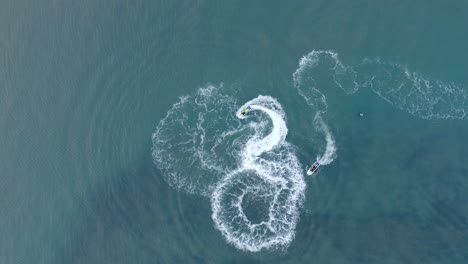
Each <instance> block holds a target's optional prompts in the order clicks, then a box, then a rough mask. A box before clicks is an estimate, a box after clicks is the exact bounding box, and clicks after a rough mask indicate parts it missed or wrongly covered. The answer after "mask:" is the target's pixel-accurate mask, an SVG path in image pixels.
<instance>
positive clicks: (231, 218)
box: [211, 96, 305, 252]
mask: <svg viewBox="0 0 468 264" xmlns="http://www.w3.org/2000/svg"><path fill="white" fill-rule="evenodd" d="M247 106H251V108H252V110H253V111H260V112H262V113H264V114H266V115H267V116H268V118H269V119H270V120H271V125H272V130H271V132H270V133H269V134H268V135H266V136H263V134H262V130H261V129H255V130H254V131H255V134H254V135H252V136H251V138H250V139H249V140H248V141H247V143H246V144H245V147H244V149H243V151H241V153H240V156H241V164H240V167H239V168H238V169H236V170H234V171H232V172H231V173H229V174H228V175H226V176H225V177H224V178H223V179H222V180H221V181H220V182H219V184H218V185H217V186H216V188H215V189H214V191H213V195H212V198H211V202H212V211H213V213H212V218H213V221H214V222H215V225H216V227H217V228H218V229H219V230H220V231H221V233H222V234H223V235H224V237H225V238H226V240H227V241H228V242H229V243H232V244H233V245H234V246H236V247H237V248H239V249H242V250H249V251H254V252H255V251H259V250H262V249H269V248H273V247H285V246H288V245H289V243H290V242H291V241H292V240H293V238H294V230H295V226H296V222H297V219H298V216H299V207H300V206H301V204H302V201H303V197H304V190H305V183H304V181H303V177H302V170H301V167H300V164H299V161H298V160H297V157H295V155H294V152H293V151H292V148H291V146H290V145H289V144H288V143H287V142H285V138H286V135H287V132H288V130H287V126H286V122H285V120H284V118H283V116H282V115H284V112H283V110H282V108H281V105H280V104H279V103H278V102H277V101H276V100H275V99H273V98H271V97H269V96H259V97H257V98H255V99H253V100H251V101H249V102H247V103H246V104H245V105H244V106H242V107H240V108H239V110H238V111H237V112H236V115H238V113H239V112H240V111H242V110H243V109H245V107H247ZM272 109H275V110H272ZM254 126H255V125H254ZM265 153H269V154H270V155H271V156H267V157H263V156H262V154H265ZM248 173H250V174H249V175H248V177H247V176H246V174H248ZM245 181H248V185H247V184H245V183H244V182H245ZM239 183H243V184H239ZM244 185H245V187H244V188H245V189H243V190H242V192H241V193H240V194H236V191H235V190H236V188H239V187H238V186H244ZM231 189H233V190H231ZM247 189H249V190H250V189H255V190H257V192H256V193H255V195H257V196H259V194H258V192H260V191H261V193H263V196H265V197H268V198H270V200H271V201H270V204H269V208H268V219H266V220H263V221H261V222H260V223H252V222H251V221H250V220H249V219H248V217H247V216H246V214H245V212H244V211H243V209H242V202H243V198H244V195H245V193H246V192H247ZM237 192H238V191H237ZM236 195H237V196H236Z"/></svg>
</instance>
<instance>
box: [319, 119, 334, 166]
mask: <svg viewBox="0 0 468 264" xmlns="http://www.w3.org/2000/svg"><path fill="white" fill-rule="evenodd" d="M315 120H316V122H317V123H319V126H320V129H321V130H322V131H323V132H324V133H325V140H326V142H327V145H326V148H325V153H323V155H322V156H319V157H317V161H318V162H319V163H320V164H321V165H328V164H330V163H331V162H332V161H333V160H334V159H335V158H336V145H335V140H334V139H333V135H332V134H331V132H330V129H329V128H328V126H327V124H325V122H324V121H323V119H322V117H321V116H320V115H319V114H318V115H317V116H316V118H315Z"/></svg>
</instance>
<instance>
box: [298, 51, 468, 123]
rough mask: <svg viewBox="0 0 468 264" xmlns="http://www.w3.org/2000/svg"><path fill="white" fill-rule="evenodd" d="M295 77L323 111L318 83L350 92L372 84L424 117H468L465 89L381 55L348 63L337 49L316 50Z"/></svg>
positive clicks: (386, 97)
mask: <svg viewBox="0 0 468 264" xmlns="http://www.w3.org/2000/svg"><path fill="white" fill-rule="evenodd" d="M293 78H294V86H295V87H296V88H297V89H298V92H299V94H300V95H301V96H302V97H304V99H305V100H306V101H307V103H308V104H309V105H311V106H313V107H315V108H316V109H317V111H319V112H322V113H323V112H324V111H326V102H325V96H324V95H323V94H322V93H321V92H320V89H319V87H320V88H322V89H324V88H328V87H330V86H337V87H339V88H341V89H342V90H343V91H344V92H346V93H348V94H349V93H354V92H356V91H358V90H359V89H360V88H369V89H371V90H372V91H373V92H374V93H376V94H377V95H378V96H380V97H381V98H382V99H384V100H385V101H386V102H388V103H390V104H392V105H393V106H395V107H397V108H399V109H401V110H403V111H406V112H408V113H410V114H412V115H415V116H418V117H421V118H424V119H432V118H441V119H467V118H468V114H467V113H468V103H467V100H468V91H467V90H466V89H464V88H463V87H461V86H459V85H457V84H455V83H453V82H443V81H440V80H434V79H432V78H429V77H426V76H424V75H422V74H419V73H417V72H413V71H411V70H410V69H408V67H406V66H404V65H400V64H395V63H389V62H385V61H382V60H381V59H378V58H377V59H365V60H363V61H362V62H361V63H360V64H358V65H356V66H348V65H345V64H343V63H342V62H341V61H340V59H339V56H338V53H336V52H334V51H330V50H314V51H312V52H310V53H309V54H307V55H306V56H304V57H302V58H301V60H300V61H299V68H298V69H297V70H296V72H295V73H294V74H293Z"/></svg>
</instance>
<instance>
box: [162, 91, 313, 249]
mask: <svg viewBox="0 0 468 264" xmlns="http://www.w3.org/2000/svg"><path fill="white" fill-rule="evenodd" d="M220 89H221V88H219V87H215V86H211V85H209V86H206V87H202V88H200V89H198V91H197V92H196V94H195V95H194V96H186V97H182V98H181V99H180V101H179V102H178V103H176V104H175V105H174V106H173V108H172V109H171V110H170V111H169V112H168V113H167V115H166V117H164V118H163V119H162V120H161V121H160V122H159V124H158V126H157V128H156V131H155V133H154V134H153V158H154V162H155V164H156V165H157V166H158V168H160V169H161V171H162V172H163V173H164V178H165V180H166V181H167V182H168V183H169V184H170V185H171V186H173V187H175V188H178V189H182V190H184V191H186V192H188V193H194V194H202V195H206V196H209V197H210V198H211V199H210V201H211V206H212V210H213V212H212V218H213V221H214V223H215V226H216V228H217V229H219V230H220V231H221V233H222V234H223V236H224V237H225V238H226V241H228V242H229V243H231V244H233V245H234V246H235V247H236V248H238V249H242V250H247V251H252V252H256V251H260V250H262V249H275V248H285V247H287V246H288V245H289V244H290V243H291V241H292V240H293V239H294V235H295V228H296V223H297V221H298V218H299V208H301V206H302V203H303V200H304V192H305V182H304V179H303V170H302V168H301V166H300V163H299V160H298V159H297V157H296V155H295V152H294V148H293V146H292V145H291V144H289V143H288V142H286V135H287V133H288V128H287V125H286V119H285V118H286V115H285V113H284V111H283V109H282V107H281V105H280V104H279V103H278V101H277V100H276V99H274V98H272V97H269V96H258V97H257V98H255V99H253V100H251V101H249V102H247V103H246V104H245V105H244V106H243V107H241V108H239V109H238V110H237V108H235V106H236V103H235V100H234V99H233V97H230V96H227V95H224V94H222V93H220ZM248 105H250V106H251V108H252V112H251V113H249V114H248V115H246V116H245V118H242V119H244V120H241V119H239V118H238V114H239V113H240V111H242V110H243V109H245V107H247V106H248ZM236 110H237V111H236ZM233 112H236V113H237V114H236V115H233V114H230V113H233ZM226 173H227V174H226ZM252 204H253V205H254V208H253V209H251V210H254V211H261V212H263V213H262V214H259V216H258V217H259V219H256V218H255V217H254V216H252V215H249V212H250V211H249V206H252Z"/></svg>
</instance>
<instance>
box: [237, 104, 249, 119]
mask: <svg viewBox="0 0 468 264" xmlns="http://www.w3.org/2000/svg"><path fill="white" fill-rule="evenodd" d="M250 110H252V108H250V106H247V108H245V109H244V110H242V112H241V113H240V114H239V117H244V116H245V115H246V114H247V113H248V112H250Z"/></svg>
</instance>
